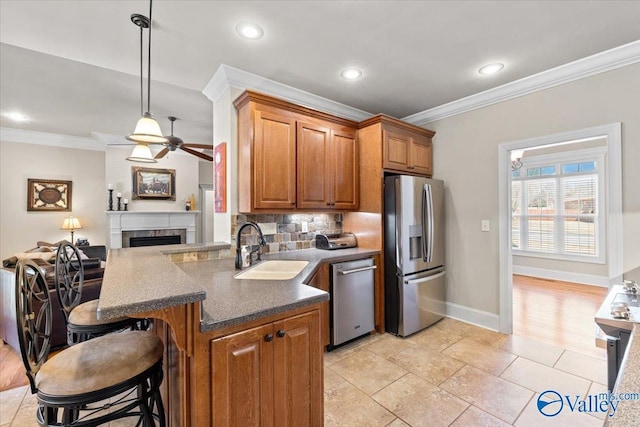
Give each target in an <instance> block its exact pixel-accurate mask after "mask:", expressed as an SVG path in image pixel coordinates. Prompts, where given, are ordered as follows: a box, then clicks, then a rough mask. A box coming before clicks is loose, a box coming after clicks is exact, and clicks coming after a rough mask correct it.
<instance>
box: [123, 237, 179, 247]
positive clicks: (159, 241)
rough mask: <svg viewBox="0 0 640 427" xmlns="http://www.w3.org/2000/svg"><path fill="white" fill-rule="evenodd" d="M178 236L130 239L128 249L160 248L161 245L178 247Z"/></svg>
mask: <svg viewBox="0 0 640 427" xmlns="http://www.w3.org/2000/svg"><path fill="white" fill-rule="evenodd" d="M180 243H182V242H181V241H180V236H152V237H130V238H129V247H131V248H137V247H140V246H161V245H179V244H180Z"/></svg>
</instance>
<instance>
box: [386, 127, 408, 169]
mask: <svg viewBox="0 0 640 427" xmlns="http://www.w3.org/2000/svg"><path fill="white" fill-rule="evenodd" d="M410 146H411V137H410V136H409V135H407V134H406V133H403V132H395V131H392V130H389V129H384V130H383V131H382V150H383V153H382V167H383V168H384V169H395V170H401V171H402V170H407V169H408V168H409V156H410V154H409V153H410Z"/></svg>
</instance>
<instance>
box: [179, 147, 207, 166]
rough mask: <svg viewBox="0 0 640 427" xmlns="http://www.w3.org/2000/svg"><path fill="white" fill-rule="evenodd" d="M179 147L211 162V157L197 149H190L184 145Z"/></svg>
mask: <svg viewBox="0 0 640 427" xmlns="http://www.w3.org/2000/svg"><path fill="white" fill-rule="evenodd" d="M180 149H181V150H183V151H186V152H187V153H189V154H193V155H194V156H197V157H200V158H201V159H204V160H208V161H210V162H213V157H211V156H207V155H206V154H203V153H201V152H199V151H196V150H192V149H190V148H186V147H185V146H184V145H183V146H182V147H180Z"/></svg>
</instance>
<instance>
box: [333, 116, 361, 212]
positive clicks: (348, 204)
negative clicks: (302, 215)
mask: <svg viewBox="0 0 640 427" xmlns="http://www.w3.org/2000/svg"><path fill="white" fill-rule="evenodd" d="M329 166H330V167H331V172H330V173H331V175H332V176H331V177H330V179H329V182H331V184H332V198H331V201H330V203H331V207H333V208H335V209H358V207H359V206H360V170H359V164H358V143H357V139H356V131H355V129H348V128H343V129H339V130H332V131H331V155H330V156H329Z"/></svg>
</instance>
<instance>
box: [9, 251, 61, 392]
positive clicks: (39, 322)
mask: <svg viewBox="0 0 640 427" xmlns="http://www.w3.org/2000/svg"><path fill="white" fill-rule="evenodd" d="M15 274H16V287H15V292H16V324H17V327H18V342H19V343H20V353H21V355H22V361H23V363H24V367H25V368H26V370H27V377H28V378H29V384H30V385H31V393H35V392H36V391H37V389H36V384H35V378H36V374H37V373H38V371H39V370H40V367H41V366H42V365H43V364H44V362H46V360H47V358H48V357H49V350H50V349H51V343H50V337H51V327H52V321H51V320H52V309H51V300H50V299H49V292H48V291H47V283H46V280H45V277H44V273H43V272H42V271H41V270H40V269H39V268H38V265H37V264H36V263H35V262H33V261H31V260H20V261H18V264H17V265H16V273H15Z"/></svg>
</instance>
